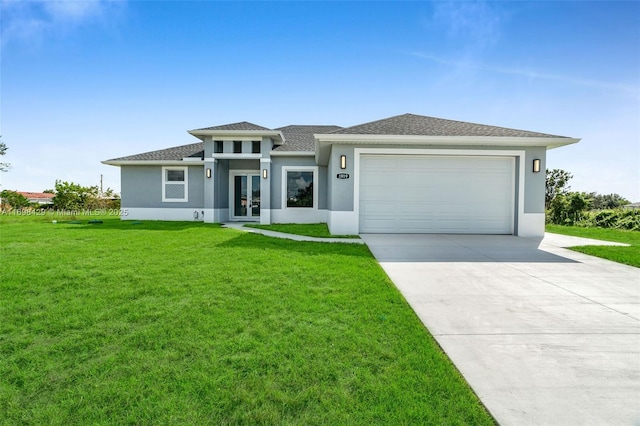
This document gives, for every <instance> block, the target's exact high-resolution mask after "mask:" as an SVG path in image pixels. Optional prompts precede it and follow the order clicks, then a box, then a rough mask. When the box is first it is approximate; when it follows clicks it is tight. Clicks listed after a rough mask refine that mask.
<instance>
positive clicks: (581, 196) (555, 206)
mask: <svg viewBox="0 0 640 426" xmlns="http://www.w3.org/2000/svg"><path fill="white" fill-rule="evenodd" d="M590 203H591V200H590V199H589V194H586V193H584V192H569V193H568V194H560V195H557V196H556V197H554V198H553V200H551V203H550V205H549V216H548V218H549V222H551V223H555V224H557V225H573V224H575V223H576V222H578V221H579V220H580V219H582V218H583V217H584V211H585V210H587V209H588V208H589V205H590Z"/></svg>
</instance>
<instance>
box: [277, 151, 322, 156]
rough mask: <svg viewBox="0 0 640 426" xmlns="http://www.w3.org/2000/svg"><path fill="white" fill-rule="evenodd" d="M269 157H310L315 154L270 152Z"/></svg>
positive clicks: (309, 152) (305, 152)
mask: <svg viewBox="0 0 640 426" xmlns="http://www.w3.org/2000/svg"><path fill="white" fill-rule="evenodd" d="M269 155H271V156H272V157H312V156H314V155H315V153H314V152H313V151H271V152H269Z"/></svg>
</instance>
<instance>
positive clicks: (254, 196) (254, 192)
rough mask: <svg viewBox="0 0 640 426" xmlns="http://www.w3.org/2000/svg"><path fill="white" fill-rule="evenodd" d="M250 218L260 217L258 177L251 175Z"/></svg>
mask: <svg viewBox="0 0 640 426" xmlns="http://www.w3.org/2000/svg"><path fill="white" fill-rule="evenodd" d="M250 206H251V216H253V217H260V176H258V175H251V204H250Z"/></svg>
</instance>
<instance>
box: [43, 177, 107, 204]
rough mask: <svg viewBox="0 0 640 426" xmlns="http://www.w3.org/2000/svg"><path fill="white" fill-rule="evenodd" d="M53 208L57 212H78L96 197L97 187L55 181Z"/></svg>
mask: <svg viewBox="0 0 640 426" xmlns="http://www.w3.org/2000/svg"><path fill="white" fill-rule="evenodd" d="M55 191H56V192H55V194H56V195H54V197H53V207H54V208H55V209H57V210H78V209H82V208H86V207H87V204H88V203H87V202H88V201H89V200H90V199H91V198H92V197H93V198H95V197H97V195H98V187H97V186H81V185H78V184H77V183H73V182H62V181H60V180H56V185H55Z"/></svg>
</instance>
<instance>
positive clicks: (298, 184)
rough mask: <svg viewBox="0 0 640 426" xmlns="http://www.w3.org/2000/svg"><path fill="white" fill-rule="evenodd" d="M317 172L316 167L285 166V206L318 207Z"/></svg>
mask: <svg viewBox="0 0 640 426" xmlns="http://www.w3.org/2000/svg"><path fill="white" fill-rule="evenodd" d="M317 172H318V169H317V168H315V167H310V168H304V169H302V168H296V169H293V168H287V167H285V168H283V173H284V179H283V181H284V182H283V187H284V188H283V194H284V208H313V209H315V208H318V188H316V186H315V182H316V181H317V179H316V174H317Z"/></svg>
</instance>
